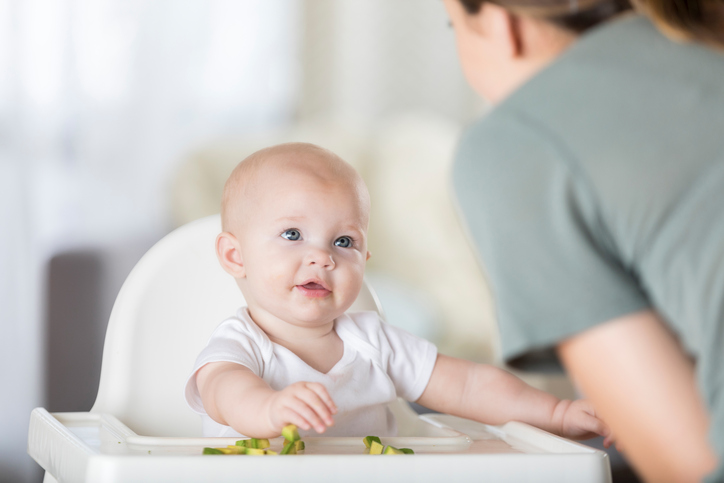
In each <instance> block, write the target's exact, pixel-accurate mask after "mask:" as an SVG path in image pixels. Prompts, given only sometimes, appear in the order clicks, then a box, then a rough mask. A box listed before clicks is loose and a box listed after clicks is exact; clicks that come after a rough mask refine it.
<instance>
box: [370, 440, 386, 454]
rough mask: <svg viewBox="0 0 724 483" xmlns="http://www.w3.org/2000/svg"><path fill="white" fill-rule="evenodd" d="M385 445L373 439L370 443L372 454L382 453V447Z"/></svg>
mask: <svg viewBox="0 0 724 483" xmlns="http://www.w3.org/2000/svg"><path fill="white" fill-rule="evenodd" d="M383 448H384V446H382V445H381V444H380V443H378V442H377V441H372V443H371V444H370V454H382V449H383Z"/></svg>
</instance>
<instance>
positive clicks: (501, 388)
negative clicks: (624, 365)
mask: <svg viewBox="0 0 724 483" xmlns="http://www.w3.org/2000/svg"><path fill="white" fill-rule="evenodd" d="M417 402H418V403H419V404H421V405H423V406H425V407H427V408H430V409H434V410H436V411H440V412H444V413H448V414H453V415H455V416H461V417H464V418H468V419H474V420H476V421H481V422H483V423H486V424H502V423H505V422H508V421H522V422H525V423H528V424H532V425H533V426H537V427H539V428H541V429H545V430H546V431H550V432H552V433H556V434H560V435H564V436H567V437H571V438H577V439H585V438H589V437H593V436H595V435H596V434H604V435H606V434H608V431H607V428H606V427H605V425H604V424H603V423H602V422H601V421H600V420H599V419H598V418H596V417H595V414H594V411H593V407H592V406H591V405H590V404H589V403H588V402H587V401H583V400H579V401H568V400H559V399H558V398H557V397H555V396H553V395H551V394H548V393H546V392H544V391H540V390H538V389H536V388H534V387H531V386H529V385H528V384H526V383H525V382H523V381H521V380H520V379H518V378H517V377H515V376H514V375H513V374H511V373H509V372H507V371H504V370H502V369H499V368H497V367H494V366H490V365H485V364H475V363H473V362H470V361H466V360H463V359H457V358H454V357H448V356H444V355H438V357H437V362H436V363H435V368H434V369H433V372H432V376H431V377H430V382H429V383H428V385H427V387H426V388H425V391H424V392H423V393H422V396H420V399H418V400H417Z"/></svg>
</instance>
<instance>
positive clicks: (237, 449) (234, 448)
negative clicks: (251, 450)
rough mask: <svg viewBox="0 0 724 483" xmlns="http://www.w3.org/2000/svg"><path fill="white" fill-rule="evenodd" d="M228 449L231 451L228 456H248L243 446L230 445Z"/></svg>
mask: <svg viewBox="0 0 724 483" xmlns="http://www.w3.org/2000/svg"><path fill="white" fill-rule="evenodd" d="M226 449H228V450H229V452H228V453H226V454H246V448H243V447H241V446H235V445H232V444H230V445H229V446H227V447H226Z"/></svg>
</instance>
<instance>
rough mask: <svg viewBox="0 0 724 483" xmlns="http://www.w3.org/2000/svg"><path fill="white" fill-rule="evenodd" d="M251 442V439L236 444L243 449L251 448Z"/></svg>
mask: <svg viewBox="0 0 724 483" xmlns="http://www.w3.org/2000/svg"><path fill="white" fill-rule="evenodd" d="M250 441H251V440H250V439H240V440H239V441H237V442H236V446H241V447H243V448H250V446H249V442H250Z"/></svg>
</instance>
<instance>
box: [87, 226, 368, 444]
mask: <svg viewBox="0 0 724 483" xmlns="http://www.w3.org/2000/svg"><path fill="white" fill-rule="evenodd" d="M220 231H221V221H220V217H219V215H214V216H210V217H207V218H202V219H200V220H197V221H194V222H191V223H189V224H187V225H184V226H182V227H180V228H178V229H176V230H175V231H173V232H171V233H170V234H168V235H167V236H165V237H164V238H163V239H162V240H160V241H159V242H158V243H156V244H155V245H154V246H153V247H152V248H151V249H150V250H149V251H148V252H147V253H146V254H145V255H144V256H143V257H142V258H141V260H140V261H139V262H138V263H137V264H136V266H135V267H134V269H133V270H132V271H131V273H130V274H129V275H128V278H127V279H126V281H125V283H124V284H123V286H122V287H121V290H120V292H119V294H118V297H117V298H116V302H115V304H114V306H113V311H112V312H111V317H110V320H109V322H108V329H107V331H106V340H105V345H104V348H103V364H102V367H101V379H100V386H99V388H98V396H97V397H96V401H95V404H94V405H93V408H92V409H91V411H93V412H104V413H111V414H113V415H114V416H116V417H117V418H118V419H120V420H121V421H122V422H123V423H125V424H126V425H127V426H128V427H129V428H131V429H132V430H133V431H135V432H136V433H137V434H140V435H144V436H200V435H201V420H200V418H199V416H198V415H197V414H195V413H194V412H192V411H191V409H189V407H188V406H187V405H186V402H185V400H184V396H183V389H184V384H185V382H186V379H187V377H188V376H189V373H190V372H191V369H192V368H193V364H194V361H195V359H196V356H197V355H198V353H199V352H200V351H201V349H202V348H203V347H204V346H205V345H206V342H207V341H208V339H209V337H210V335H211V333H212V332H213V330H214V329H215V328H216V326H217V325H218V324H219V323H221V321H222V320H224V319H225V318H227V317H229V316H230V315H233V314H234V312H235V311H236V309H237V308H238V307H240V306H241V305H243V304H244V299H243V297H242V295H241V292H240V291H239V288H238V287H237V285H236V283H235V281H234V279H233V278H232V277H231V276H230V275H228V274H227V273H226V272H224V271H223V269H222V268H221V266H220V265H219V262H218V261H217V259H216V254H215V249H214V241H215V239H216V235H218V234H219V233H220ZM350 310H377V311H378V312H379V311H380V309H379V304H378V301H377V299H376V297H375V296H374V294H373V293H372V291H371V290H370V288H369V287H368V286H367V284H366V283H365V284H364V286H363V288H362V291H361V293H360V295H359V296H358V298H357V300H356V302H355V303H354V305H353V306H352V308H351V309H350Z"/></svg>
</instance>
